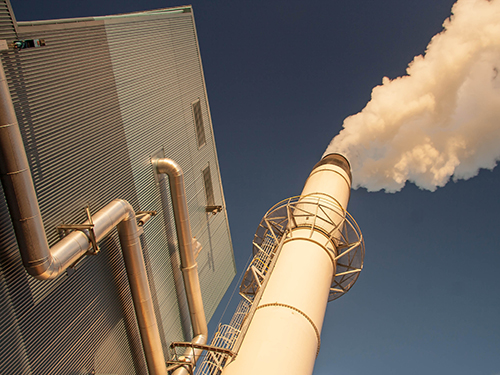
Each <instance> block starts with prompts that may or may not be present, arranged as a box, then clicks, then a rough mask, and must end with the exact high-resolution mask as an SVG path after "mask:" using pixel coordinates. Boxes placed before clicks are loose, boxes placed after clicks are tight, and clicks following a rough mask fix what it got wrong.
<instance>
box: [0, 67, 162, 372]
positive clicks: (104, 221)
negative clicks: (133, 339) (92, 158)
mask: <svg viewBox="0 0 500 375" xmlns="http://www.w3.org/2000/svg"><path fill="white" fill-rule="evenodd" d="M0 160H1V161H2V162H1V163H0V174H1V180H2V184H3V187H4V193H5V196H6V199H7V203H8V206H9V211H10V214H11V217H12V222H13V225H14V231H15V234H16V238H17V242H18V245H19V250H20V253H21V258H22V260H23V264H24V266H25V267H26V270H27V271H28V272H29V274H30V275H32V276H33V277H35V278H37V279H41V280H47V279H53V278H55V277H57V276H58V275H60V274H61V273H62V272H64V271H65V270H66V269H67V268H68V267H69V266H71V265H72V264H74V263H75V262H76V261H77V260H78V259H79V258H81V257H82V256H84V255H85V254H86V253H87V251H88V250H89V248H90V242H91V241H90V239H89V236H88V235H87V233H86V232H84V231H79V230H75V231H73V232H72V233H70V234H69V235H68V236H66V237H64V238H63V239H62V240H60V241H59V242H58V243H56V244H55V245H54V246H52V247H49V245H48V242H47V238H46V236H45V229H44V226H43V221H42V217H41V213H40V209H39V206H38V200H37V197H36V193H35V188H34V184H33V179H32V177H31V172H30V168H29V164H28V160H27V157H26V152H25V150H24V144H23V140H22V137H21V132H20V130H19V126H18V123H17V118H16V113H15V111H14V106H13V104H12V99H11V96H10V92H9V87H8V84H7V79H6V77H5V72H4V69H3V65H2V64H1V62H0ZM92 222H93V224H94V228H93V230H94V233H95V237H96V240H97V241H99V240H100V239H102V238H103V237H105V236H106V235H107V234H108V233H109V232H110V231H111V230H112V229H113V228H114V227H115V226H118V233H119V237H120V243H121V247H122V252H123V257H124V260H125V266H126V268H127V275H128V279H129V283H130V290H131V293H132V299H133V302H134V308H135V312H136V315H137V320H138V323H139V330H140V333H141V340H142V343H143V347H144V352H145V355H146V360H147V364H148V369H149V373H150V375H166V374H167V370H166V364H165V358H164V355H163V348H162V345H161V339H160V334H159V331H158V326H157V323H156V317H155V314H154V305H153V302H152V297H151V291H150V289H149V282H148V278H147V272H146V266H145V264H144V258H143V254H142V249H141V245H140V241H139V235H140V233H139V229H138V227H137V223H136V220H135V212H134V210H133V208H132V206H131V205H130V204H129V203H128V202H126V201H124V200H120V199H117V200H114V201H112V202H111V203H109V204H108V205H106V206H105V207H104V208H103V209H101V210H100V211H98V212H97V213H96V214H95V215H94V216H93V217H92ZM86 224H89V223H88V222H86Z"/></svg>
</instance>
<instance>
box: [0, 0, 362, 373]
mask: <svg viewBox="0 0 500 375" xmlns="http://www.w3.org/2000/svg"><path fill="white" fill-rule="evenodd" d="M0 8H1V9H0V10H1V12H0V50H1V52H0V57H1V64H0V97H1V100H0V158H1V163H0V175H1V179H2V193H3V194H0V230H1V233H2V237H1V249H0V338H1V339H0V349H1V351H2V353H3V354H2V356H1V358H0V368H1V369H2V373H5V374H43V375H45V374H94V375H99V374H101V375H103V374H150V375H160V374H161V375H167V374H175V375H181V374H183V375H185V374H193V373H194V372H195V371H196V373H197V374H200V375H201V374H203V375H208V374H211V375H215V374H223V375H235V374H237V375H241V374H243V375H246V374H255V373H258V374H280V373H283V374H288V375H307V374H312V372H313V367H314V362H315V358H316V356H317V354H318V352H319V350H320V346H321V339H320V333H321V328H322V325H323V320H324V317H325V311H326V305H327V303H328V302H329V301H332V300H334V299H336V298H338V297H340V296H341V295H343V294H344V293H346V292H347V291H348V290H349V289H350V288H351V287H352V285H353V284H354V283H355V281H356V280H357V278H358V276H359V273H360V272H361V269H362V266H363V257H364V243H363V238H362V235H361V232H360V230H359V228H358V226H357V224H356V222H355V221H354V219H353V218H352V217H351V216H350V215H349V214H348V213H347V204H348V201H349V197H350V188H351V171H350V166H349V162H348V161H347V160H346V159H345V158H344V157H343V156H342V155H339V154H330V155H327V156H325V157H324V158H323V159H322V160H321V161H320V162H319V163H318V164H316V166H314V168H313V170H312V172H311V174H310V176H309V178H308V179H307V181H306V184H305V186H304V189H303V191H302V193H301V195H300V196H297V197H292V198H289V199H286V200H284V201H282V202H280V203H278V204H277V205H275V206H274V207H272V208H271V209H270V210H269V211H268V212H267V214H266V215H265V216H264V218H263V219H262V221H261V223H260V224H259V226H258V228H257V232H256V234H255V238H254V241H253V251H254V258H253V260H252V261H251V263H250V266H249V267H248V269H247V270H246V272H245V273H244V276H243V282H242V284H241V286H240V295H241V297H242V299H241V302H240V304H239V306H238V309H237V311H236V313H235V315H234V316H233V319H232V321H231V322H230V324H228V325H221V326H219V329H218V331H217V332H216V333H215V335H214V338H213V340H212V342H211V343H210V344H209V343H208V342H207V340H208V330H207V321H208V320H209V319H210V317H211V316H212V315H213V313H214V311H215V309H216V307H217V305H218V304H219V302H220V300H221V298H222V296H223V294H224V293H225V291H226V289H227V287H228V286H229V284H230V282H231V280H232V279H233V277H234V275H235V267H234V257H233V251H232V245H231V238H230V233H229V226H228V219H227V214H226V210H225V203H224V195H223V191H222V184H221V179H220V173H219V165H218V161H217V154H216V149H215V142H214V137H213V129H212V123H211V118H210V112H209V106H208V100H207V94H206V89H205V83H204V77H203V70H202V65H201V59H200V53H199V47H198V42H197V36H196V30H195V25H194V18H193V12H192V8H191V7H190V6H186V7H178V8H169V9H160V10H154V11H147V12H140V13H132V14H123V15H116V16H102V17H90V18H77V19H63V20H50V21H34V22H16V19H15V17H14V14H13V12H12V8H11V6H10V3H9V0H0ZM145 41H154V48H147V46H145V43H146V42H145ZM145 47H146V48H147V53H144V52H143V51H144V49H145ZM202 353H205V354H202ZM201 357H203V361H199V362H198V360H199V359H200V358H201ZM197 362H198V364H197ZM195 369H196V370H195Z"/></svg>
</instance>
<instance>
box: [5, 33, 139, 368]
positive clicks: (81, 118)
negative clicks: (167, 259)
mask: <svg viewBox="0 0 500 375" xmlns="http://www.w3.org/2000/svg"><path fill="white" fill-rule="evenodd" d="M37 37H43V38H45V39H46V41H47V47H45V48H40V49H33V50H25V51H20V52H10V53H7V54H4V55H3V63H4V66H5V70H6V75H7V79H8V80H9V86H10V88H11V92H12V97H13V101H14V106H15V109H16V113H17V116H18V121H19V124H20V128H21V130H22V133H23V138H24V141H25V147H26V150H27V154H28V157H29V160H30V166H31V169H32V172H33V178H34V183H35V188H36V191H37V194H38V198H39V204H40V208H41V212H42V217H43V219H44V223H45V228H46V232H47V236H48V239H49V242H50V243H51V244H53V243H55V242H56V241H57V240H58V237H57V233H56V231H55V226H56V225H57V224H60V223H62V222H66V223H72V222H76V223H80V222H82V221H83V220H84V212H83V207H84V206H85V205H86V204H87V203H89V204H90V207H91V210H92V212H95V211H97V210H98V209H100V208H102V207H103V206H104V205H106V204H107V203H108V202H109V201H111V200H112V199H114V198H124V199H127V200H129V201H130V202H131V203H132V204H133V205H135V206H137V198H136V194H135V187H134V185H133V183H132V177H131V168H130V162H129V161H128V153H127V152H126V139H125V136H124V134H123V128H122V123H121V115H120V108H119V103H118V100H117V96H116V90H115V88H114V76H113V72H112V69H111V64H110V60H109V53H108V51H107V47H106V34H105V32H104V28H103V26H99V25H96V26H94V27H90V28H87V29H83V28H82V29H74V30H70V31H67V30H66V31H65V32H64V33H61V32H60V31H58V30H49V31H46V32H38V33H37ZM82 61H86V62H88V63H86V64H82V63H81V62H82ZM90 82H92V84H90ZM103 135H105V136H103ZM10 233H12V231H11V232H10ZM101 246H102V249H103V252H102V253H101V254H100V255H99V256H98V257H95V258H86V259H85V260H83V261H82V262H81V263H80V265H79V267H78V270H77V272H76V273H74V274H73V275H72V276H71V277H67V276H62V277H60V278H58V279H57V280H53V281H39V280H36V279H33V278H31V277H29V276H27V275H26V272H25V271H23V272H22V273H21V274H19V275H18V276H19V279H20V280H21V281H22V282H20V281H16V282H11V283H9V284H8V288H9V293H10V294H11V295H12V296H13V297H12V298H13V300H16V301H24V302H23V303H22V304H20V303H18V302H16V303H15V304H14V313H15V315H16V322H17V325H18V327H19V330H20V332H22V337H23V339H24V342H23V343H22V345H24V349H25V352H26V355H27V357H28V358H29V360H30V363H31V368H32V371H33V373H35V374H51V373H72V372H73V373H79V372H80V371H82V370H85V371H91V370H92V369H93V368H94V367H95V366H94V363H93V362H94V358H95V354H96V353H98V352H102V345H106V342H107V341H106V340H107V336H108V335H109V332H110V331H111V330H112V329H113V328H114V327H116V325H117V323H118V322H119V321H126V325H127V326H128V328H129V331H128V332H125V330H122V331H121V333H119V335H121V340H122V341H123V340H125V341H126V342H127V343H128V346H129V347H131V348H135V350H136V351H139V353H140V351H141V350H142V349H141V347H140V341H139V340H140V339H139V335H138V332H137V328H136V323H135V314H134V312H133V307H132V303H131V298H130V293H129V291H128V283H126V282H125V283H123V280H124V279H125V280H126V274H125V271H124V266H123V260H122V258H121V254H120V250H119V244H118V240H117V237H116V234H113V235H112V236H110V237H109V238H107V239H106V240H105V241H103V243H102V245H101ZM16 247H17V246H16ZM16 250H17V249H16ZM146 250H147V249H146ZM11 263H15V264H16V267H13V266H10V267H11V268H13V269H14V268H22V265H21V261H20V259H19V253H18V252H16V253H15V254H13V259H12V260H11ZM4 264H5V263H4V262H2V266H3V265H4ZM119 296H120V297H119ZM127 333H128V334H127ZM108 349H111V348H106V351H107V350H108ZM125 354H126V355H128V359H127V358H124V357H123V356H121V358H114V359H113V360H114V361H115V367H117V368H121V369H123V371H122V372H121V373H129V374H132V373H135V372H136V371H139V372H141V371H144V369H145V364H144V360H143V359H141V358H140V357H141V356H137V355H135V354H134V356H135V357H136V361H135V363H132V359H131V357H130V356H131V354H130V352H129V353H125ZM123 364H126V366H125V367H127V369H124V366H123Z"/></svg>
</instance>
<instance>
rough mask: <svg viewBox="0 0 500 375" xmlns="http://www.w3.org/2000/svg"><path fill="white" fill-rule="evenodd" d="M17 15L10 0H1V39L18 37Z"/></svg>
mask: <svg viewBox="0 0 500 375" xmlns="http://www.w3.org/2000/svg"><path fill="white" fill-rule="evenodd" d="M16 31H17V24H16V17H15V16H14V12H13V11H12V6H11V5H10V1H9V0H0V39H7V40H12V39H16V37H17V36H16V35H17V34H16Z"/></svg>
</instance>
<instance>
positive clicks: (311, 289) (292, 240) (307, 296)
mask: <svg viewBox="0 0 500 375" xmlns="http://www.w3.org/2000/svg"><path fill="white" fill-rule="evenodd" d="M350 188H351V175H350V167H349V163H348V162H347V160H346V159H345V158H344V157H343V156H341V155H339V154H332V155H327V156H326V157H325V158H323V159H322V160H321V161H320V162H319V163H318V164H316V166H315V167H314V168H313V170H312V172H311V174H310V175H309V178H308V179H307V181H306V184H305V186H304V189H303V191H302V194H301V196H300V198H299V201H298V202H297V204H296V205H295V206H294V210H295V212H294V220H295V221H294V222H295V224H294V225H293V226H292V227H291V229H290V230H289V231H288V232H287V233H286V238H285V239H284V240H283V245H282V248H281V251H280V252H279V257H278V259H277V261H276V263H275V266H274V269H273V271H272V273H271V274H270V275H269V279H268V281H267V285H266V286H265V289H264V292H263V294H262V297H261V299H260V301H256V302H254V303H257V304H258V305H257V307H256V310H255V313H254V315H253V318H252V320H251V322H250V324H249V326H248V330H247V332H246V334H245V336H244V338H243V341H242V343H241V346H240V348H239V350H238V353H237V356H236V358H235V359H234V360H233V361H232V362H231V363H229V365H228V366H227V367H226V368H225V369H224V370H223V372H222V374H223V375H251V374H259V375H275V374H287V375H308V374H312V372H313V368H314V362H315V360H316V356H317V354H318V352H319V348H320V333H321V328H322V326H323V320H324V317H325V311H326V305H327V302H328V296H329V293H330V287H331V284H332V280H333V278H334V276H335V272H336V266H337V264H336V260H335V253H336V249H335V246H336V243H337V240H338V239H339V238H340V235H341V230H342V227H343V225H344V222H345V215H346V208H347V203H348V200H349V195H350Z"/></svg>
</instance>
